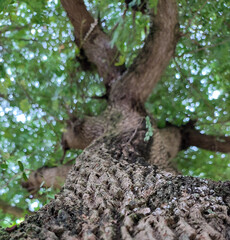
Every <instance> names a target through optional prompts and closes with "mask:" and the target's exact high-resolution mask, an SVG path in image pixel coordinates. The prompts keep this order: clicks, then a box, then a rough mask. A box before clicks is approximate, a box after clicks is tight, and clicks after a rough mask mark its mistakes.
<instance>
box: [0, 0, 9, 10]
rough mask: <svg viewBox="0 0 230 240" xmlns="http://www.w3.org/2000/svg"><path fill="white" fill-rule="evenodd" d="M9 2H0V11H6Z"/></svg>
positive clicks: (2, 0) (7, 0)
mask: <svg viewBox="0 0 230 240" xmlns="http://www.w3.org/2000/svg"><path fill="white" fill-rule="evenodd" d="M10 2H11V0H0V11H3V10H5V9H7V7H8V6H9V4H10Z"/></svg>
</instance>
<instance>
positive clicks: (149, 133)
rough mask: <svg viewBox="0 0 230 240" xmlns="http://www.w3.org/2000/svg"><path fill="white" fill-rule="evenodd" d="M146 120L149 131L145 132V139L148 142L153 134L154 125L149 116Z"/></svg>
mask: <svg viewBox="0 0 230 240" xmlns="http://www.w3.org/2000/svg"><path fill="white" fill-rule="evenodd" d="M145 121H146V128H147V132H146V133H145V138H144V141H145V142H147V141H149V140H150V138H151V137H152V136H153V127H152V124H151V121H150V118H149V116H147V117H146V118H145Z"/></svg>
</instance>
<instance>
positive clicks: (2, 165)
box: [0, 163, 8, 169]
mask: <svg viewBox="0 0 230 240" xmlns="http://www.w3.org/2000/svg"><path fill="white" fill-rule="evenodd" d="M0 168H2V169H7V168H8V165H7V164H6V163H1V164H0Z"/></svg>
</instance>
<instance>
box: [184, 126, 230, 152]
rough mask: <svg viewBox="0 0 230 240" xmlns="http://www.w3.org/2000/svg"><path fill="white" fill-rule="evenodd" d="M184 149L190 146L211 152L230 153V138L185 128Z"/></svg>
mask: <svg viewBox="0 0 230 240" xmlns="http://www.w3.org/2000/svg"><path fill="white" fill-rule="evenodd" d="M181 133H182V143H183V146H182V148H183V149H186V148H188V147H189V146H196V147H199V148H203V149H206V150H210V151H215V152H223V153H230V137H224V136H221V137H217V136H212V135H205V134H201V133H200V132H199V131H197V130H196V129H194V128H186V127H185V128H183V129H182V131H181Z"/></svg>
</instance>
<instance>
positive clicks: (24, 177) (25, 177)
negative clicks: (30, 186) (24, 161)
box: [22, 172, 28, 181]
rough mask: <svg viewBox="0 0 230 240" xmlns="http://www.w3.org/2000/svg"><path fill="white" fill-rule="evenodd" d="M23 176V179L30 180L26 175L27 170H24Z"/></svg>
mask: <svg viewBox="0 0 230 240" xmlns="http://www.w3.org/2000/svg"><path fill="white" fill-rule="evenodd" d="M22 177H23V179H24V180H25V181H27V180H28V177H27V176H26V174H25V172H23V174H22Z"/></svg>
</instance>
